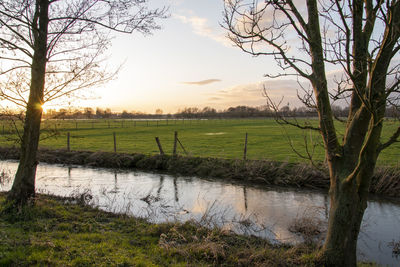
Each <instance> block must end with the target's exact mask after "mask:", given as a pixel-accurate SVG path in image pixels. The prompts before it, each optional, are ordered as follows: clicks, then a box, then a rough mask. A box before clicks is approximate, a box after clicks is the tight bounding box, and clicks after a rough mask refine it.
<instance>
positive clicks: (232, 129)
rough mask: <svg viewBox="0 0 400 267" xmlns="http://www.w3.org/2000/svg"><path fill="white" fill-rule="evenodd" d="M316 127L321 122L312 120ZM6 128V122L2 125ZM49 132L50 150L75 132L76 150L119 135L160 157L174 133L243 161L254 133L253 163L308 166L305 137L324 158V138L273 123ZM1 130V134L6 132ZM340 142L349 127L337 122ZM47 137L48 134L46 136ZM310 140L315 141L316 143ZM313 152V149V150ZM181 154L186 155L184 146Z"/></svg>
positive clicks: (63, 126) (93, 123)
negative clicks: (160, 150) (159, 145)
mask: <svg viewBox="0 0 400 267" xmlns="http://www.w3.org/2000/svg"><path fill="white" fill-rule="evenodd" d="M2 123H3V124H4V125H5V127H4V129H5V135H0V145H1V146H4V145H12V141H10V140H8V138H9V137H12V136H13V135H14V137H15V134H7V133H8V132H9V130H7V129H11V128H10V126H9V125H6V124H5V122H2ZM311 123H312V124H315V125H316V124H317V121H316V120H315V119H314V120H311ZM0 124H1V122H0ZM384 125H385V126H384V130H383V141H384V140H387V139H388V138H389V137H390V135H391V134H392V133H393V132H394V131H395V129H396V128H397V127H398V122H397V121H386V122H385V124H384ZM42 128H43V129H44V132H46V131H47V132H48V131H50V130H55V129H57V132H58V135H56V136H53V137H51V138H47V139H44V140H42V141H41V142H40V146H41V147H44V148H52V149H59V148H66V139H67V138H66V136H67V133H68V132H69V133H70V136H71V139H70V140H71V149H72V150H88V151H113V149H114V146H113V132H115V133H116V139H117V151H118V152H124V153H143V154H157V153H159V151H158V147H157V145H156V142H155V137H156V136H157V137H159V138H160V141H161V144H162V146H163V148H164V151H165V152H166V153H167V154H171V153H172V149H173V138H174V131H177V132H178V137H179V140H180V141H181V142H182V144H183V146H184V147H185V149H186V150H187V151H188V152H189V153H190V155H191V156H198V157H215V158H227V159H239V158H242V157H243V147H244V138H245V134H246V133H248V147H247V151H248V154H247V158H248V159H268V160H274V161H281V162H282V161H286V162H301V161H305V160H304V159H302V158H300V157H299V156H298V155H296V153H295V152H293V150H292V149H291V147H290V145H289V140H291V141H290V142H292V143H293V146H294V148H295V149H296V150H298V151H299V152H301V153H303V154H304V152H305V147H304V137H305V136H306V137H307V138H308V144H310V146H311V147H312V146H313V145H314V144H315V145H316V148H315V152H314V158H315V159H316V160H319V161H321V160H323V159H324V152H323V147H322V145H321V138H320V137H319V135H318V133H313V134H311V135H310V133H309V132H307V131H302V130H299V129H297V128H293V127H288V126H287V127H282V126H281V125H278V124H277V123H276V122H275V121H274V120H272V119H223V120H218V119H213V120H168V121H166V120H163V121H151V120H149V121H146V120H142V121H133V120H110V121H108V120H79V121H72V120H69V121H62V120H57V121H55V120H48V121H44V122H43V125H42ZM1 129H2V128H1V126H0V131H1ZM337 129H338V133H339V138H341V134H343V131H344V126H343V124H341V123H337ZM42 136H45V135H42ZM310 137H311V139H312V140H310ZM310 149H311V148H310ZM311 150H312V149H311ZM399 151H400V144H399V143H397V144H394V145H393V146H391V147H389V148H388V149H386V150H384V151H383V153H382V154H381V155H380V158H379V161H378V164H379V165H392V166H396V165H399V163H400V159H399V157H398V155H399ZM178 152H179V153H180V154H183V153H184V152H183V150H182V148H180V147H179V145H178Z"/></svg>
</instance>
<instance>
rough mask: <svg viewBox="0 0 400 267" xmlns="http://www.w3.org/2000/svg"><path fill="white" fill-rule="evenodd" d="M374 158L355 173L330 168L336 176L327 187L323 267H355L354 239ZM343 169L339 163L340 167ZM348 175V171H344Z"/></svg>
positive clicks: (365, 204) (321, 257)
mask: <svg viewBox="0 0 400 267" xmlns="http://www.w3.org/2000/svg"><path fill="white" fill-rule="evenodd" d="M375 163H376V157H374V159H373V160H372V161H371V159H369V161H368V164H365V165H364V167H362V169H360V171H359V172H358V174H353V173H351V174H350V175H347V174H346V171H344V170H343V169H344V168H341V167H338V166H336V167H333V169H334V170H333V172H332V173H334V171H335V169H336V170H337V171H338V172H339V174H337V175H335V177H334V180H335V181H336V182H334V183H331V187H330V191H329V194H330V211H329V223H328V232H327V235H326V239H325V243H324V246H323V247H322V249H321V251H320V253H319V255H318V257H317V258H318V260H317V261H318V262H319V264H321V265H323V266H357V253H356V252H357V239H358V234H359V232H360V227H361V222H362V218H363V215H364V212H365V209H366V208H367V198H368V191H369V185H370V183H371V178H372V173H373V170H374V168H375ZM340 165H341V166H343V165H342V164H340ZM347 173H348V172H347Z"/></svg>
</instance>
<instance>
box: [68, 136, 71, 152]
mask: <svg viewBox="0 0 400 267" xmlns="http://www.w3.org/2000/svg"><path fill="white" fill-rule="evenodd" d="M67 151H68V152H69V151H71V143H70V134H69V132H68V133H67Z"/></svg>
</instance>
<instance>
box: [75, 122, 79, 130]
mask: <svg viewBox="0 0 400 267" xmlns="http://www.w3.org/2000/svg"><path fill="white" fill-rule="evenodd" d="M75 129H76V130H78V122H77V121H75Z"/></svg>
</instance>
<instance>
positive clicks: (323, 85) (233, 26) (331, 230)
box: [223, 0, 400, 266]
mask: <svg viewBox="0 0 400 267" xmlns="http://www.w3.org/2000/svg"><path fill="white" fill-rule="evenodd" d="M224 4H225V12H224V22H223V25H224V27H225V28H226V29H227V30H228V32H229V38H230V39H231V40H232V42H233V43H234V44H236V45H237V46H238V47H239V48H240V49H242V50H243V51H244V52H246V53H250V54H252V55H254V56H270V57H272V58H273V59H274V60H275V62H276V63H277V65H278V66H279V67H280V68H281V72H279V73H277V74H267V75H266V76H267V77H270V78H276V77H283V76H284V77H288V76H293V77H295V78H297V79H298V80H299V81H301V82H304V81H306V82H308V84H309V85H310V88H311V90H308V89H307V88H305V87H304V86H303V85H302V84H300V86H301V87H302V89H304V91H306V94H304V95H303V96H300V99H301V100H302V101H303V103H304V104H305V105H307V106H308V107H311V108H314V109H315V110H316V112H317V113H318V119H319V127H313V126H311V125H308V124H306V125H301V124H299V123H292V125H295V126H297V127H300V128H302V129H311V130H316V131H318V132H320V134H321V136H322V139H323V142H324V148H325V152H326V159H327V164H328V168H329V174H330V191H329V193H330V212H329V222H328V231H327V234H326V239H325V242H324V245H323V247H322V249H321V250H320V252H319V254H318V257H317V260H318V264H319V265H320V266H356V265H357V259H356V248H357V237H358V234H359V231H360V225H361V221H362V218H363V215H364V211H365V209H366V207H367V197H368V190H369V187H370V184H371V178H372V174H373V172H374V169H375V165H376V162H377V158H378V156H379V154H380V153H381V152H382V151H383V150H384V149H385V148H387V147H388V146H390V145H392V144H394V143H395V142H398V138H399V136H400V126H399V127H398V128H397V130H396V131H395V132H394V133H393V135H392V136H391V137H390V138H389V139H387V140H384V139H382V137H381V133H382V127H383V123H384V115H385V109H386V106H387V105H388V104H394V105H395V106H397V107H399V93H400V88H399V85H400V74H399V73H400V64H399V61H398V58H399V53H400V42H399V38H400V1H399V0H387V1H373V0H364V1H360V0H353V1H351V0H330V1H318V0H307V1H294V0H285V1H283V0H263V1H257V0H256V1H254V0H225V1H224ZM321 25H322V27H321ZM327 65H331V66H332V67H337V68H339V69H340V70H341V72H342V77H336V79H332V81H333V82H335V81H336V85H335V88H336V89H337V90H336V92H332V91H328V78H329V77H328V75H327V73H326V67H327ZM330 96H331V97H332V98H331V99H332V101H335V100H338V99H342V98H348V99H349V102H350V108H349V113H348V117H347V120H346V129H345V132H344V136H343V139H341V138H340V139H339V138H338V133H337V131H336V127H335V124H334V116H333V112H332V107H331V102H330ZM266 97H267V99H268V102H269V103H270V104H271V105H272V106H273V107H274V109H277V105H276V104H274V103H273V102H272V101H271V99H270V98H269V97H268V94H267V95H266ZM287 122H288V121H287ZM288 123H290V122H288Z"/></svg>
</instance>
